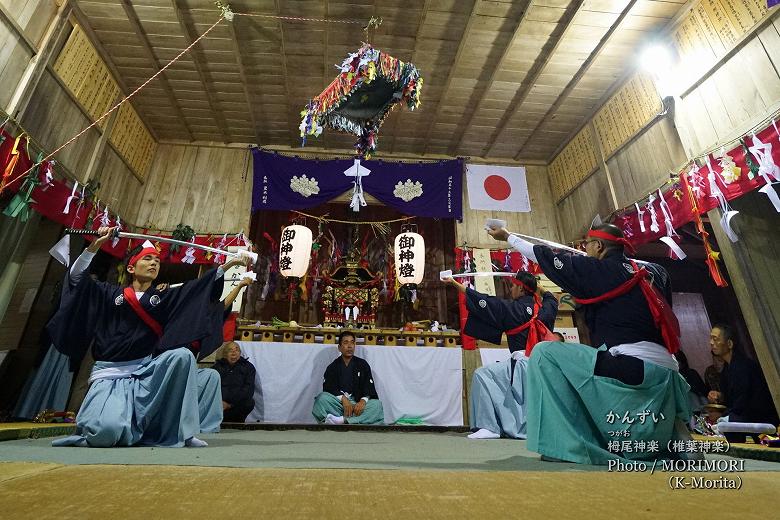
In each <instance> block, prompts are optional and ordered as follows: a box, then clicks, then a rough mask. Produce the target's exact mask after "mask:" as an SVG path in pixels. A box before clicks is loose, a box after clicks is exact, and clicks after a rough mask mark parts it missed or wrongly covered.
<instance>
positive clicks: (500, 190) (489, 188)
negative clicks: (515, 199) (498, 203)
mask: <svg viewBox="0 0 780 520" xmlns="http://www.w3.org/2000/svg"><path fill="white" fill-rule="evenodd" d="M485 192H486V193H487V194H488V195H490V198H492V199H495V200H506V199H508V198H509V195H511V194H512V187H511V186H510V185H509V182H507V180H506V179H505V178H503V177H501V176H500V175H488V176H487V177H486V178H485Z"/></svg>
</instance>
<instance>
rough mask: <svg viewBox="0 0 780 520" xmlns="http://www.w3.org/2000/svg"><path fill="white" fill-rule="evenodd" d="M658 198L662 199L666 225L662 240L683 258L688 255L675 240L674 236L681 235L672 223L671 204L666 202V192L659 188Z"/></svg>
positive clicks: (679, 257)
mask: <svg viewBox="0 0 780 520" xmlns="http://www.w3.org/2000/svg"><path fill="white" fill-rule="evenodd" d="M658 199H659V200H660V201H661V202H660V206H661V211H662V212H663V214H664V226H665V227H666V236H665V237H661V242H663V243H664V244H666V245H667V246H669V249H671V250H672V252H673V253H674V254H675V256H676V257H677V259H678V260H682V259H683V258H685V257H686V256H687V255H686V254H685V252H684V251H683V250H682V249H681V248H680V246H679V245H678V244H677V242H675V241H674V237H679V235H678V234H677V232H675V230H674V225H673V224H672V212H671V210H670V209H669V205H668V204H667V203H666V199H664V194H663V193H662V192H661V190H660V189H659V190H658Z"/></svg>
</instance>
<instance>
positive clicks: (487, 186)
mask: <svg viewBox="0 0 780 520" xmlns="http://www.w3.org/2000/svg"><path fill="white" fill-rule="evenodd" d="M466 187H467V189H468V194H469V207H470V208H471V209H489V210H495V211H516V212H517V211H523V212H527V211H531V201H530V199H529V198H528V185H527V184H526V182H525V167H523V166H490V165H485V164H467V165H466Z"/></svg>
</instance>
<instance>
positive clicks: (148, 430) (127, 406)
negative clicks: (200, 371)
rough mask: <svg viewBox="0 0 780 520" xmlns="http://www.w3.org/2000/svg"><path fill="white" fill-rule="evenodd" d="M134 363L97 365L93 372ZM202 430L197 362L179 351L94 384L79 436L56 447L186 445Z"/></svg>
mask: <svg viewBox="0 0 780 520" xmlns="http://www.w3.org/2000/svg"><path fill="white" fill-rule="evenodd" d="M129 363H132V362H107V361H98V362H96V363H95V366H94V368H93V374H94V373H95V371H98V370H103V369H109V368H121V367H122V366H123V365H125V366H126V365H128V364H129ZM220 401H221V399H220ZM220 405H221V403H220ZM199 431H200V420H199V411H198V377H197V368H196V365H195V358H194V356H193V355H192V353H191V352H189V351H188V350H186V349H175V350H169V351H167V352H164V353H162V354H161V355H159V356H158V357H156V358H151V357H148V358H144V359H143V360H142V361H141V366H140V367H138V368H137V369H135V370H134V371H133V372H132V373H131V374H129V377H122V378H117V379H98V380H96V381H94V382H93V383H92V385H91V386H90V387H89V390H88V391H87V395H86V397H85V398H84V403H83V404H82V405H81V409H80V410H79V413H78V415H77V416H76V435H72V436H70V437H66V438H64V439H57V440H55V441H53V442H52V445H53V446H84V447H87V446H89V447H111V446H134V445H140V446H166V447H181V446H184V441H185V440H187V439H189V438H190V437H194V436H195V435H196V434H197V433H198V432H199Z"/></svg>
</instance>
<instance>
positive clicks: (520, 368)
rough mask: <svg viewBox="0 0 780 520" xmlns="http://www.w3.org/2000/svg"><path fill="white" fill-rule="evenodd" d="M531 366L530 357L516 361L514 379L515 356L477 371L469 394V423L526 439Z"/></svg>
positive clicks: (474, 426)
mask: <svg viewBox="0 0 780 520" xmlns="http://www.w3.org/2000/svg"><path fill="white" fill-rule="evenodd" d="M527 368H528V358H526V357H525V356H521V357H520V358H519V359H518V360H517V362H516V363H515V368H514V378H510V376H511V374H510V370H511V369H512V360H511V359H507V360H505V361H501V362H500V363H492V364H490V365H486V366H483V367H480V368H478V369H477V370H476V371H474V376H473V378H472V380H471V393H470V396H469V426H471V428H472V429H483V428H484V429H486V430H490V431H491V432H493V433H498V434H500V435H501V436H502V437H511V438H514V439H525V438H526V411H525V407H526V404H525V403H526V398H527V395H526V390H525V380H526V370H527ZM510 379H511V380H512V383H511V385H510Z"/></svg>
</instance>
